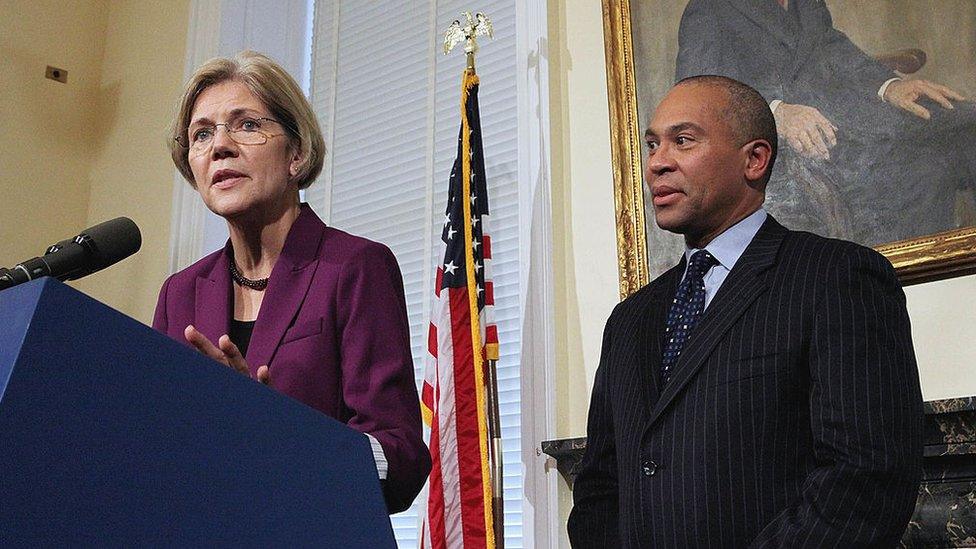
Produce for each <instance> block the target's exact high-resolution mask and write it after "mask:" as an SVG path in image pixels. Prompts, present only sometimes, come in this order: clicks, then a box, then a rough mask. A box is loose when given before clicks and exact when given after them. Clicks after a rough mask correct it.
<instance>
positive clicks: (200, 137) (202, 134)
mask: <svg viewBox="0 0 976 549" xmlns="http://www.w3.org/2000/svg"><path fill="white" fill-rule="evenodd" d="M211 135H213V130H211V129H210V128H201V129H199V130H197V131H195V132H193V140H194V141H206V140H208V139H210V136H211Z"/></svg>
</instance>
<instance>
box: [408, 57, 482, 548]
mask: <svg viewBox="0 0 976 549" xmlns="http://www.w3.org/2000/svg"><path fill="white" fill-rule="evenodd" d="M477 93H478V77H477V76H476V75H475V74H474V72H473V71H470V72H468V71H465V74H464V77H463V79H462V93H461V127H460V130H459V132H458V156H457V158H456V160H455V163H454V167H453V169H452V171H451V178H450V184H449V189H448V204H447V211H446V212H445V221H444V229H443V231H442V234H441V241H442V242H443V243H444V245H445V253H444V261H443V264H442V265H439V266H438V268H437V274H436V279H435V285H434V287H435V290H434V296H433V300H432V304H431V319H430V324H429V328H428V334H427V350H428V360H427V367H426V369H425V372H424V382H423V388H422V389H421V401H422V410H423V414H424V420H425V421H426V422H427V424H428V425H430V426H431V439H430V450H431V458H432V461H433V469H432V472H431V476H430V487H429V489H428V496H427V512H426V513H425V514H424V524H423V527H422V531H421V540H420V544H421V547H424V548H428V547H429V548H430V549H434V548H441V547H445V548H446V547H450V548H451V549H455V548H472V549H481V548H485V549H488V548H491V549H494V547H495V537H494V536H495V531H494V519H495V517H493V516H492V512H493V507H492V482H491V474H492V470H491V468H490V461H489V433H488V418H487V413H488V412H487V407H486V395H487V393H486V390H487V389H486V386H485V362H484V361H485V359H486V358H487V359H493V360H494V359H497V357H498V329H497V327H496V326H495V324H494V321H493V315H492V309H493V304H494V288H493V286H492V285H491V283H490V280H489V279H488V272H489V263H490V258H491V254H490V239H489V238H488V234H487V228H486V227H485V224H486V223H487V220H488V213H489V212H488V196H487V194H488V187H487V185H486V183H485V169H484V157H483V151H482V147H481V134H480V132H481V130H480V115H479V113H478V102H477ZM499 520H500V517H499Z"/></svg>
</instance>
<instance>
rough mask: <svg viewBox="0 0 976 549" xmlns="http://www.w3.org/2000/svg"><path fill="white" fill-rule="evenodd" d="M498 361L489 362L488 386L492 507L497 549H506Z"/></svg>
mask: <svg viewBox="0 0 976 549" xmlns="http://www.w3.org/2000/svg"><path fill="white" fill-rule="evenodd" d="M497 362H498V361H497V360H489V361H488V368H487V370H488V371H487V377H488V379H487V380H485V381H486V383H487V384H488V436H489V440H490V441H491V507H492V514H493V515H494V517H495V522H494V527H495V547H497V548H498V549H505V487H504V483H503V480H504V479H503V477H502V468H503V467H502V426H501V415H500V414H499V412H498V369H497V367H496V365H497Z"/></svg>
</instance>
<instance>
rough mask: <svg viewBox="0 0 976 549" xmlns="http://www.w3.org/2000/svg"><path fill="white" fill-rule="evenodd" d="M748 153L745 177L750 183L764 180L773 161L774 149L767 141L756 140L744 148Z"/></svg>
mask: <svg viewBox="0 0 976 549" xmlns="http://www.w3.org/2000/svg"><path fill="white" fill-rule="evenodd" d="M742 147H743V149H744V151H745V153H746V165H745V174H744V175H745V177H746V181H749V182H750V183H752V182H756V181H761V180H762V179H764V177H765V175H766V172H767V171H769V164H770V162H771V161H772V159H773V147H772V146H771V145H770V144H769V141H766V140H765V139H754V140H752V141H750V142H748V143H746V144H745V145H743V146H742Z"/></svg>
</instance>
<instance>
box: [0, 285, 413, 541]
mask: <svg viewBox="0 0 976 549" xmlns="http://www.w3.org/2000/svg"><path fill="white" fill-rule="evenodd" d="M78 545H85V546H93V545H94V546H123V545H124V546H145V545H151V546H160V545H163V546H207V547H210V546H234V547H242V546H261V547H271V546H311V547H342V548H347V547H369V548H374V547H380V548H382V547H394V546H395V543H394V540H393V529H392V527H391V525H390V520H389V516H388V515H387V512H386V506H385V504H384V502H383V496H382V493H381V490H380V485H379V481H378V480H377V475H376V466H375V464H374V462H373V456H372V452H371V450H370V445H369V442H368V441H367V439H366V437H365V436H364V435H362V434H360V433H358V432H356V431H354V430H352V429H350V428H348V427H346V426H345V425H343V424H341V423H339V422H337V421H335V420H333V419H331V418H328V417H326V416H325V415H323V414H321V413H319V412H317V411H315V410H313V409H311V408H308V407H306V406H304V405H303V404H301V403H299V402H297V401H294V400H292V399H290V398H288V397H286V396H283V395H281V394H278V393H276V392H275V391H273V390H272V389H270V388H268V387H264V386H262V385H261V384H259V383H257V382H255V381H252V380H250V379H247V378H245V377H244V376H241V375H240V374H237V373H236V372H233V371H232V370H230V369H229V368H227V367H224V366H222V365H220V364H217V363H216V362H213V361H211V360H209V359H207V358H205V357H203V356H202V355H200V354H198V353H196V352H195V351H193V350H192V349H189V348H187V347H185V346H183V345H180V344H178V343H176V342H174V341H171V340H170V339H168V338H166V337H165V336H163V335H161V334H158V333H156V332H154V331H153V330H151V329H150V328H148V327H146V326H144V325H142V324H140V323H138V322H136V321H134V320H132V319H130V318H128V317H126V316H125V315H123V314H121V313H119V312H117V311H115V310H112V309H111V308H109V307H107V306H105V305H103V304H101V303H98V302H97V301H95V300H93V299H91V298H89V297H87V296H85V295H84V294H82V293H80V292H78V291H76V290H74V289H72V288H70V287H68V286H66V285H64V284H62V283H61V282H58V281H56V280H54V279H50V278H47V279H41V280H36V281H33V282H30V283H27V284H23V285H21V286H17V287H14V288H10V289H8V290H4V291H2V292H0V546H3V547H11V546H78Z"/></svg>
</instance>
